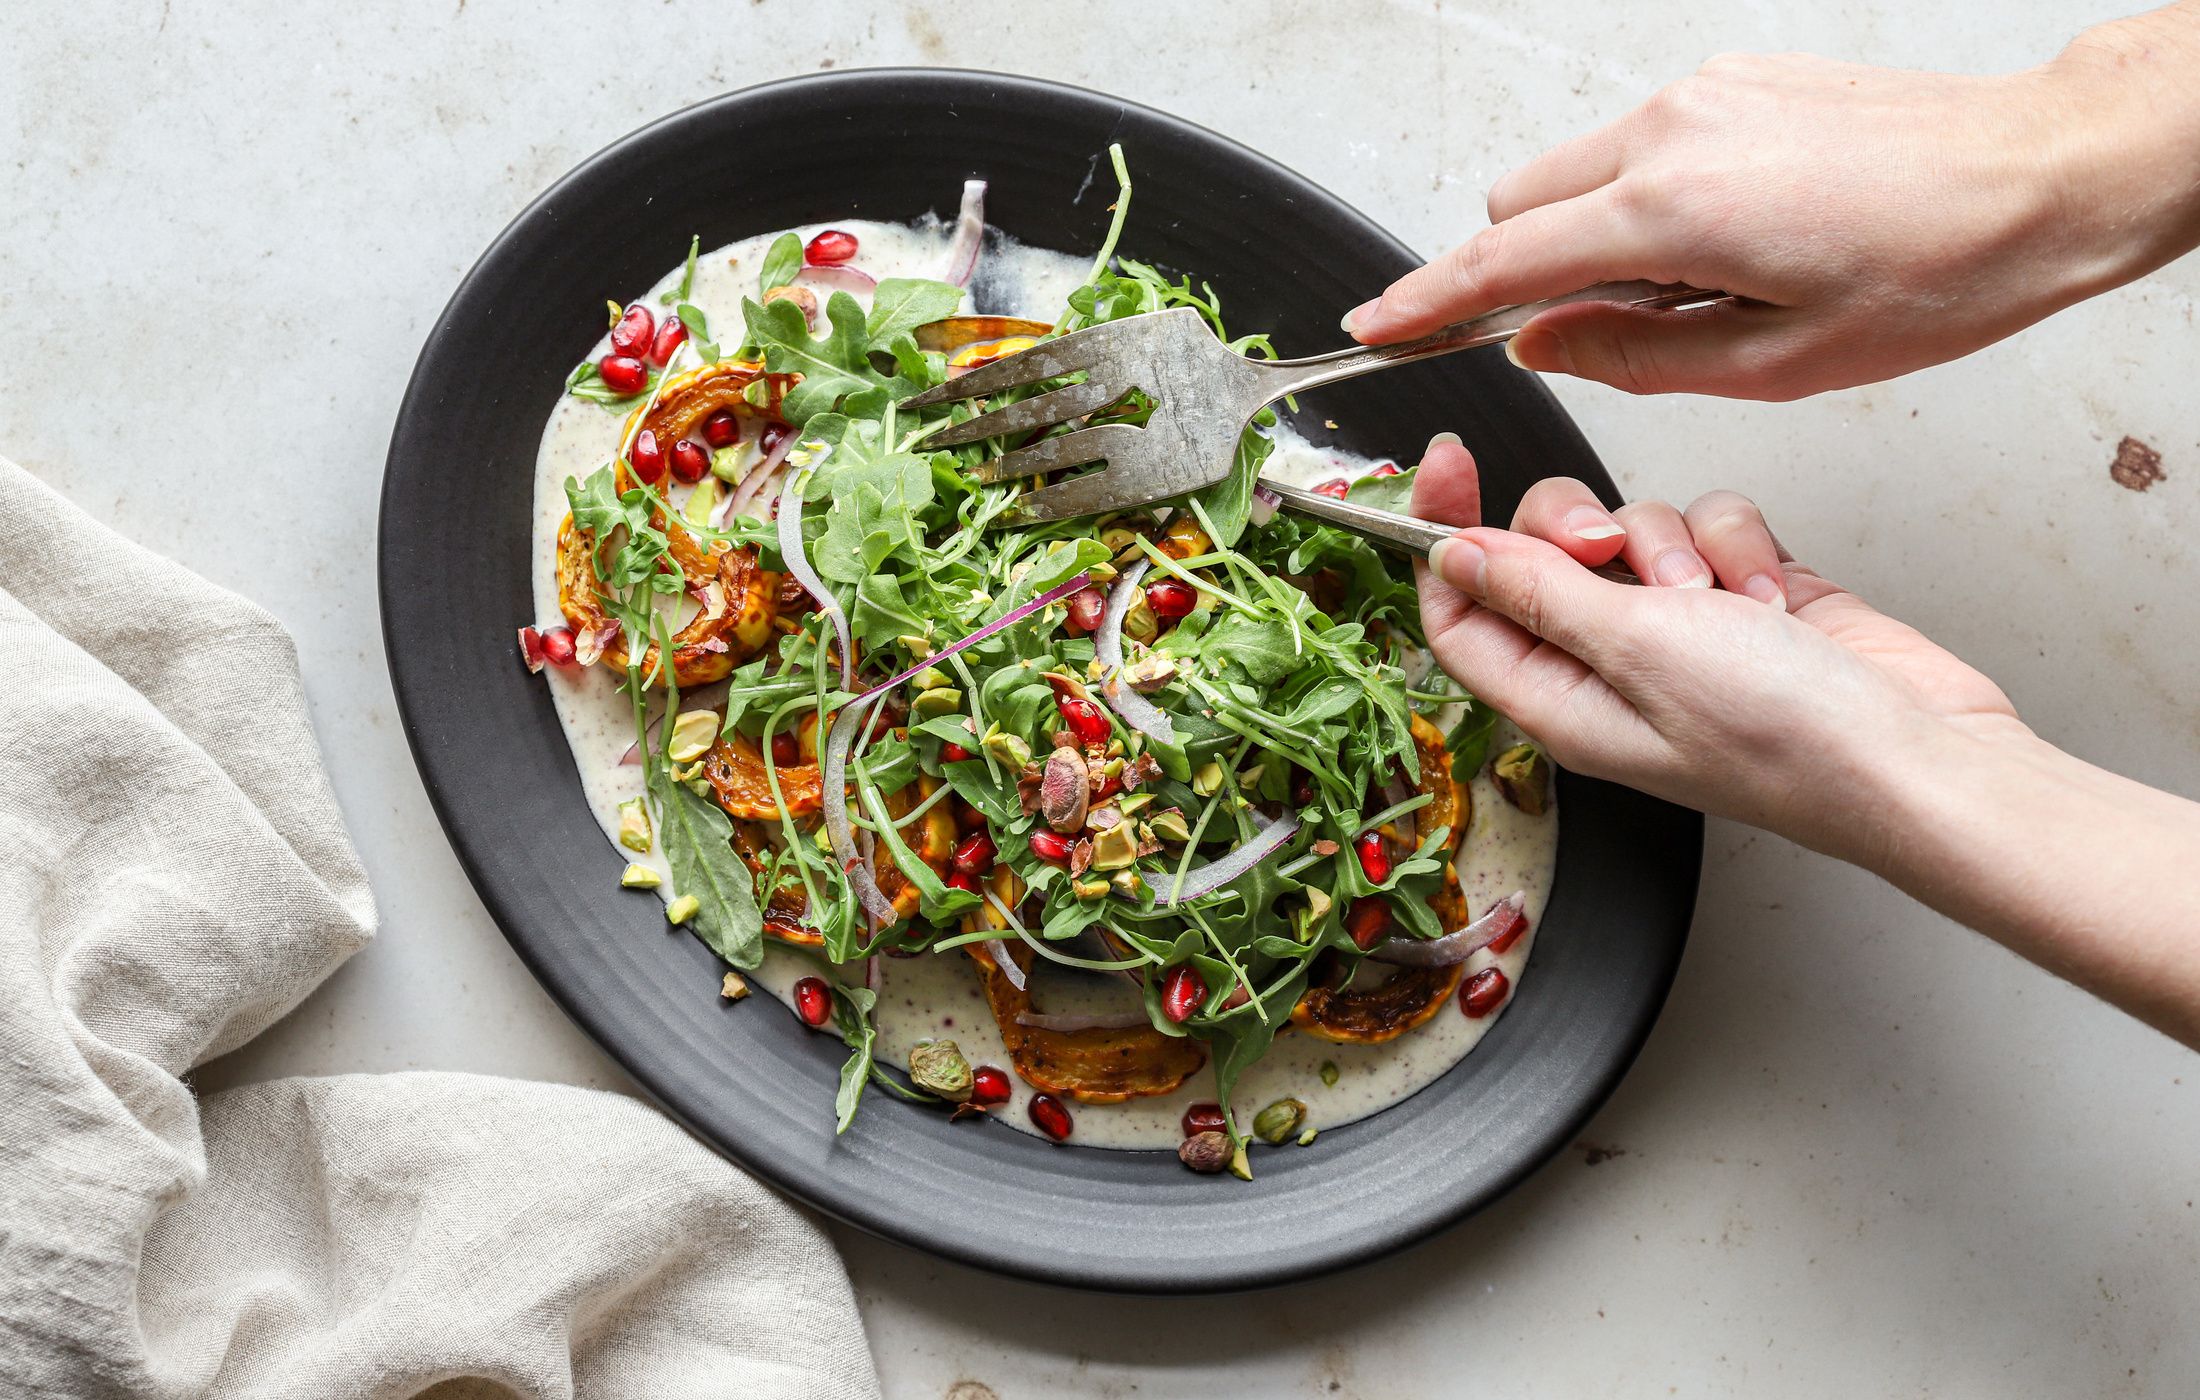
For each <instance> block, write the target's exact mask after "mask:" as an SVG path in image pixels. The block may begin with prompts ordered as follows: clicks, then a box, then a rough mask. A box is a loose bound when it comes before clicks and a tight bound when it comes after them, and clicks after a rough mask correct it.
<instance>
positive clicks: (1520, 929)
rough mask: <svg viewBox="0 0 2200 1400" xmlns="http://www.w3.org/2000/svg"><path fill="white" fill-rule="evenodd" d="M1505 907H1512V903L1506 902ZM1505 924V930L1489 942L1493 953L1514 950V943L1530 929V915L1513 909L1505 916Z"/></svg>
mask: <svg viewBox="0 0 2200 1400" xmlns="http://www.w3.org/2000/svg"><path fill="white" fill-rule="evenodd" d="M1501 902H1502V901H1501ZM1505 907H1506V908H1508V909H1511V905H1510V904H1506V905H1505ZM1504 924H1505V927H1504V930H1503V931H1502V932H1500V933H1499V934H1498V935H1497V936H1496V937H1495V938H1492V939H1491V940H1490V942H1489V949H1490V951H1491V952H1493V953H1506V952H1510V951H1511V950H1512V946H1513V944H1515V943H1518V942H1519V941H1520V936H1521V935H1522V934H1524V933H1526V932H1527V931H1528V916H1527V914H1526V913H1524V912H1522V911H1521V910H1518V909H1512V912H1511V913H1510V914H1509V915H1508V916H1507V917H1506V918H1505V920H1504Z"/></svg>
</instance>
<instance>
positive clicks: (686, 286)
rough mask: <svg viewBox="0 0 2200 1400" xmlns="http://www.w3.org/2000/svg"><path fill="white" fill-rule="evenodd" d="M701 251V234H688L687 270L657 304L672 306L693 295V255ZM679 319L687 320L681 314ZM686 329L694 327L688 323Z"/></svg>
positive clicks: (699, 337) (698, 335)
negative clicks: (677, 284)
mask: <svg viewBox="0 0 2200 1400" xmlns="http://www.w3.org/2000/svg"><path fill="white" fill-rule="evenodd" d="M702 251H703V235H701V234H699V233H696V234H690V235H689V236H688V260H687V270H686V271H684V272H682V273H681V274H680V285H679V286H677V287H674V288H673V289H672V290H671V291H669V292H666V293H665V294H663V295H662V296H660V297H658V298H657V301H658V304H659V305H662V306H672V305H674V304H675V303H678V302H684V301H686V300H688V298H690V297H692V296H694V295H695V255H696V254H698V253H700V252H702ZM683 309H684V308H683ZM680 319H681V320H683V321H685V320H687V317H686V316H684V315H683V316H681V317H680ZM688 329H689V330H695V327H694V326H693V325H690V326H689V327H688ZM695 334H696V337H697V338H698V339H702V338H704V337H703V333H702V332H701V331H695Z"/></svg>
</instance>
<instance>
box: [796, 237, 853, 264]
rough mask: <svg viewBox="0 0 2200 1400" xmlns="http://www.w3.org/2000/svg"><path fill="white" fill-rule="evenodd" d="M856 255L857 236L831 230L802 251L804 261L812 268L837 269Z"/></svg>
mask: <svg viewBox="0 0 2200 1400" xmlns="http://www.w3.org/2000/svg"><path fill="white" fill-rule="evenodd" d="M855 255H856V236H855V235H854V234H852V233H842V232H841V231H840V230H839V229H837V228H829V229H827V230H825V231H824V232H823V233H821V234H819V235H818V236H817V237H815V238H813V239H811V240H810V241H809V242H808V243H807V244H805V245H804V246H803V249H802V261H804V262H806V263H808V264H809V265H810V266H812V267H835V266H838V265H839V264H841V263H844V262H846V261H848V259H850V258H852V257H854V256H855Z"/></svg>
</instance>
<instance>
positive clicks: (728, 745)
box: [703, 734, 825, 822]
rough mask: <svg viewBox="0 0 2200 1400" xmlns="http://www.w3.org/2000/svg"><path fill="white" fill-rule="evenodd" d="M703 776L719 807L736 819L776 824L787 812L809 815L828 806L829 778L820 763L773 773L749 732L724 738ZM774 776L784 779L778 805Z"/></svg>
mask: <svg viewBox="0 0 2200 1400" xmlns="http://www.w3.org/2000/svg"><path fill="white" fill-rule="evenodd" d="M703 776H704V777H705V778H706V779H708V780H709V781H710V786H711V791H712V792H714V793H716V794H717V795H718V805H719V806H721V807H723V808H725V809H726V815H727V816H729V817H732V818H733V819H734V820H736V821H752V822H776V821H778V820H779V817H780V815H781V813H782V812H783V813H785V814H786V815H787V816H790V817H796V818H801V817H808V816H812V815H814V814H815V813H816V812H817V810H818V809H819V808H820V807H823V806H824V805H825V779H824V775H823V772H822V770H820V769H819V767H818V766H817V764H815V763H804V764H798V765H781V766H780V768H779V769H778V771H777V773H775V774H774V773H767V772H766V771H765V769H764V753H763V750H761V749H759V748H757V746H756V743H755V741H754V740H752V739H750V738H749V737H748V736H747V735H746V734H735V735H732V736H731V737H729V738H722V739H720V740H719V741H718V743H717V744H716V745H715V746H714V747H713V748H712V749H711V751H710V756H709V757H708V758H706V759H704V760H703ZM773 777H777V778H778V779H779V796H780V798H781V801H778V802H775V801H773V800H772V784H771V780H772V778H773ZM782 802H783V803H784V805H782Z"/></svg>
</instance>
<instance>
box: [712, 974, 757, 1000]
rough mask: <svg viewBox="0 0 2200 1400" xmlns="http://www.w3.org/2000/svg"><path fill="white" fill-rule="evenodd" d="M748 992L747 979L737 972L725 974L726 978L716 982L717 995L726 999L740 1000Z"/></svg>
mask: <svg viewBox="0 0 2200 1400" xmlns="http://www.w3.org/2000/svg"><path fill="white" fill-rule="evenodd" d="M748 994H749V979H748V978H746V977H743V976H742V975H741V974H740V973H738V972H729V973H727V974H726V980H725V981H723V982H721V983H719V984H718V995H720V996H722V997H724V998H725V999H726V1000H727V1001H740V1000H742V999H744V998H746V997H747V996H748Z"/></svg>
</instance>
